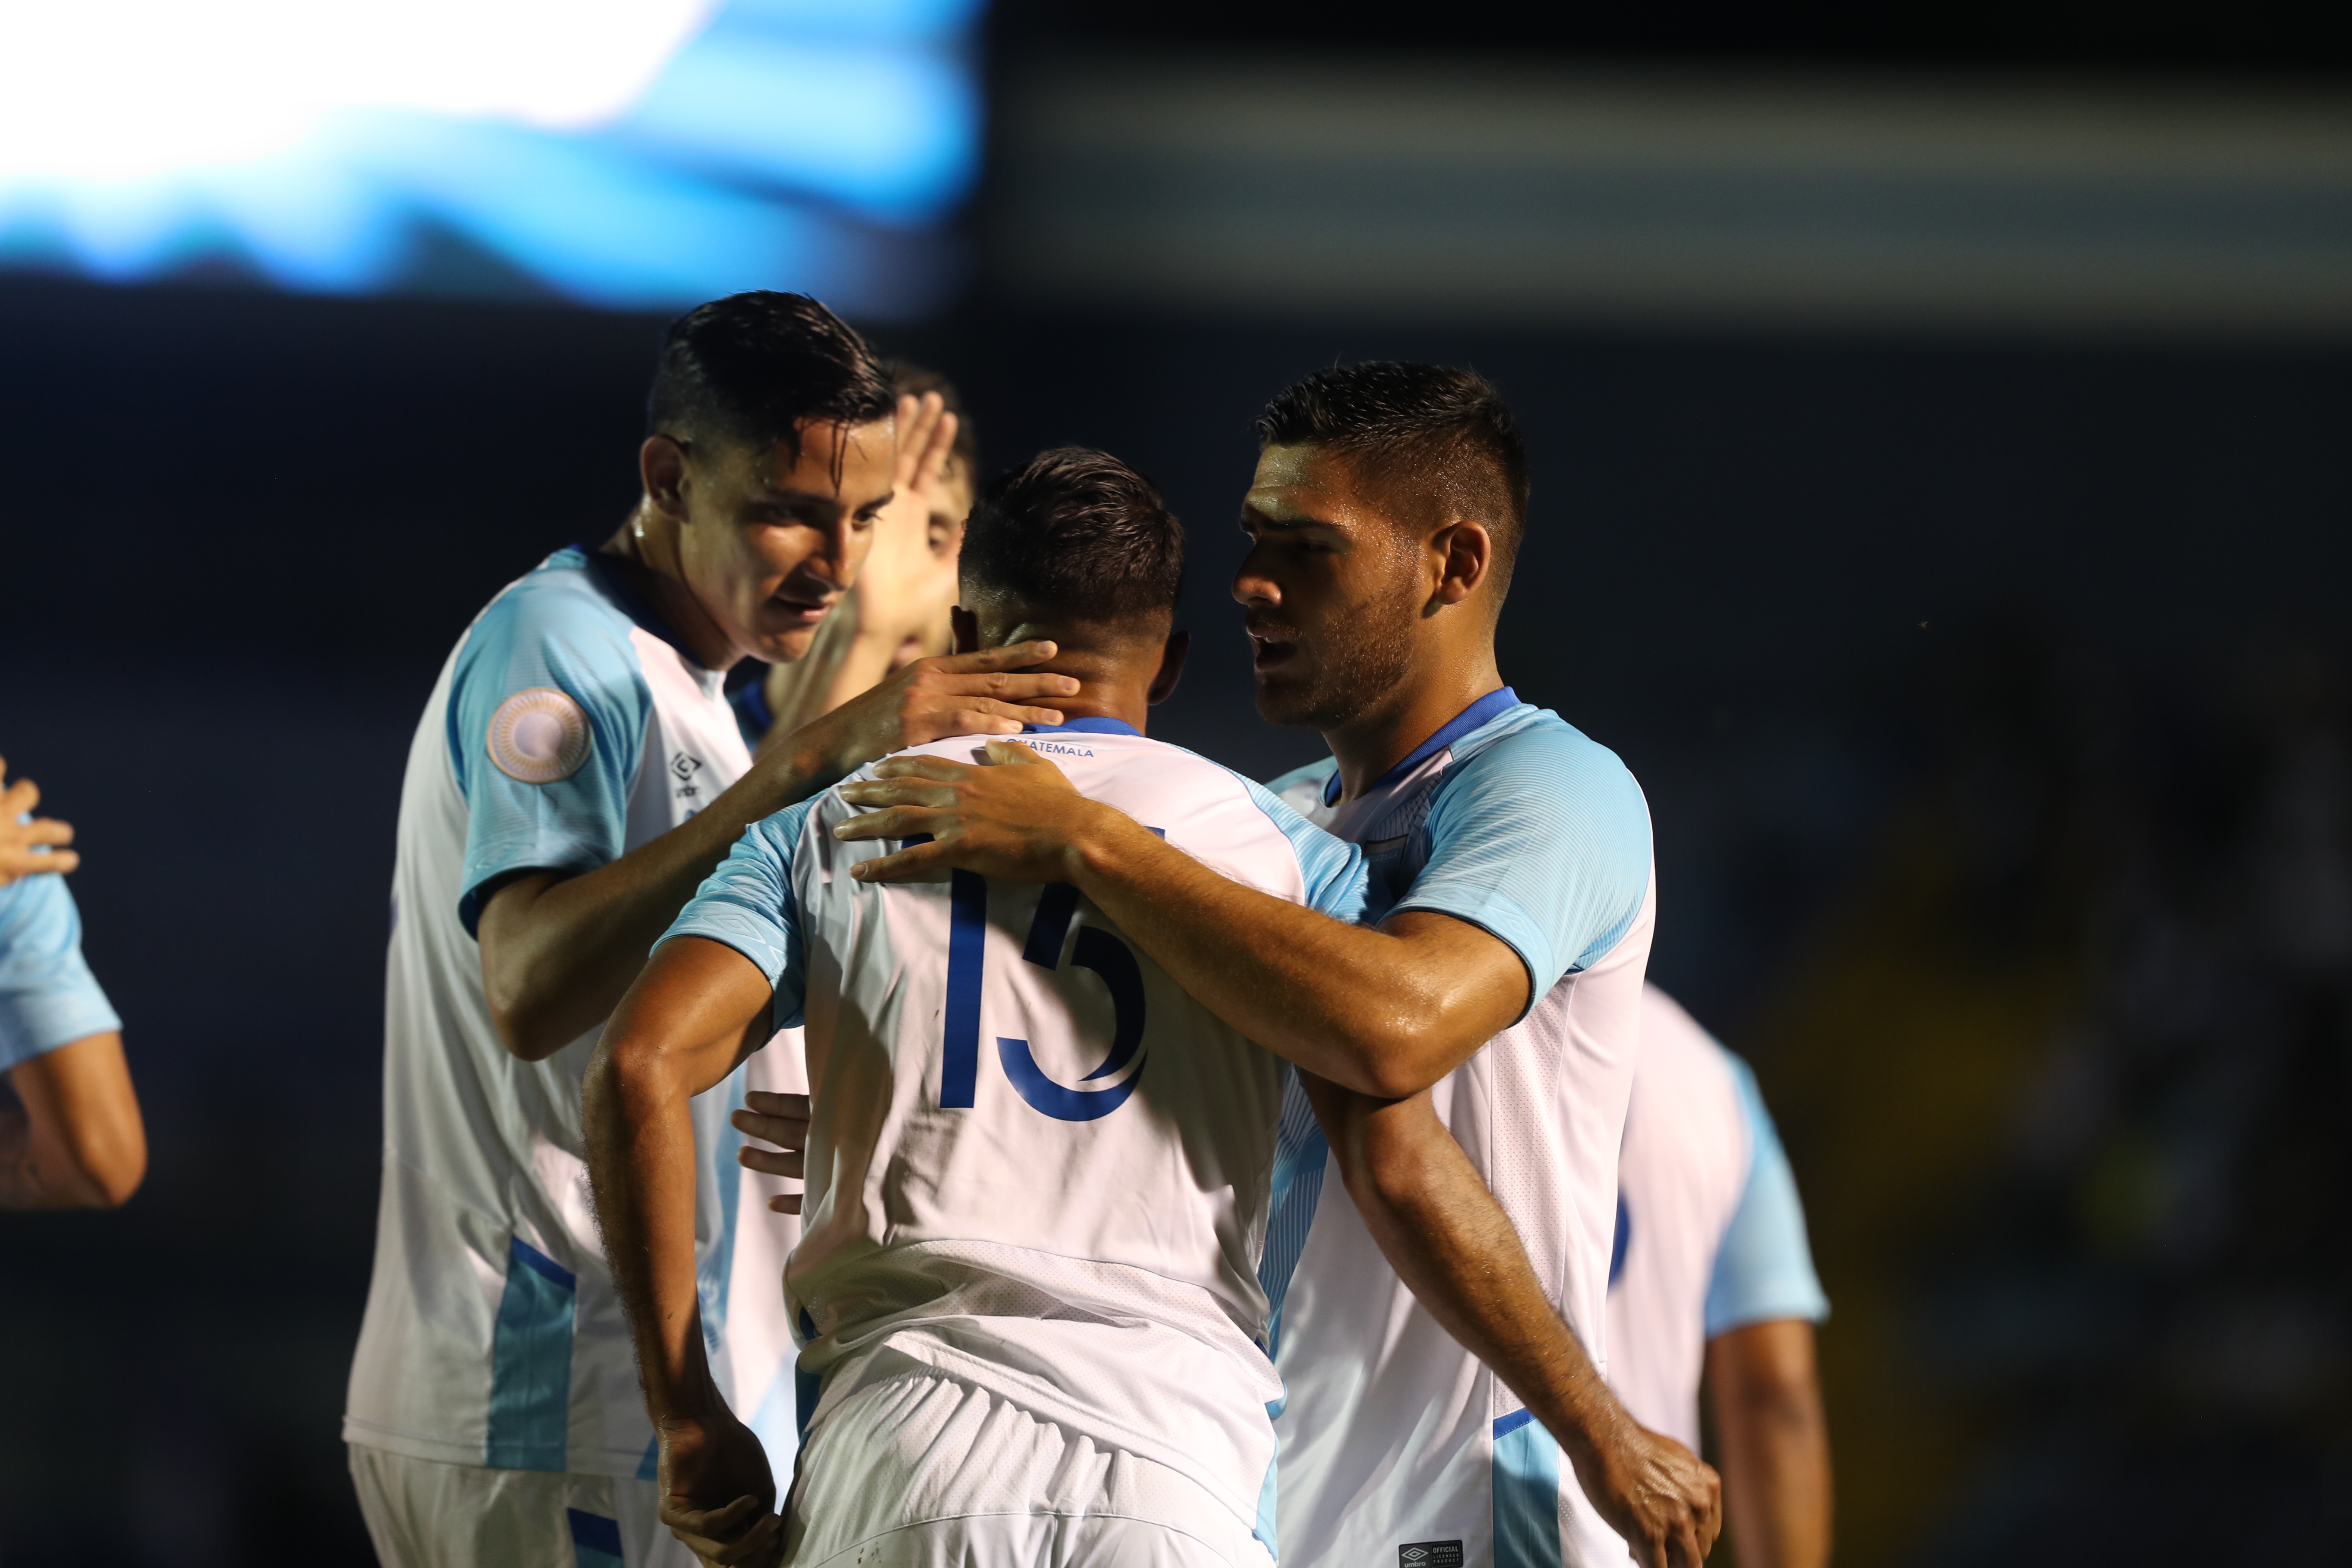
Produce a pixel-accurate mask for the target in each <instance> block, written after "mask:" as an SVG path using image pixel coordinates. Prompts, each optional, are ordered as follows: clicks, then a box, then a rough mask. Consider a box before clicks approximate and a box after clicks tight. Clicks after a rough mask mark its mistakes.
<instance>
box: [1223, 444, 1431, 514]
mask: <svg viewBox="0 0 2352 1568" xmlns="http://www.w3.org/2000/svg"><path fill="white" fill-rule="evenodd" d="M1367 470H1368V465H1367V464H1365V463H1364V462H1363V460H1362V459H1361V458H1358V457H1356V456H1354V455H1352V454H1349V453H1344V452H1339V451H1335V450H1333V449H1332V448H1330V447H1307V446H1298V447H1266V448H1265V449H1264V450H1263V451H1261V452H1260V453H1259V454H1258V459H1257V473H1256V476H1255V478H1254V479H1252V480H1251V482H1250V489H1249V494H1248V495H1247V496H1246V497H1244V505H1246V506H1247V507H1248V508H1249V509H1250V510H1252V511H1254V512H1256V513H1257V514H1258V515H1259V516H1261V517H1264V518H1265V519H1267V520H1268V521H1273V522H1297V521H1307V520H1310V519H1311V520H1313V521H1318V522H1326V523H1330V524H1333V525H1335V526H1338V527H1340V528H1343V529H1344V528H1348V527H1349V526H1351V525H1355V526H1373V525H1377V526H1381V527H1386V528H1391V529H1393V528H1396V527H1398V526H1399V519H1398V518H1397V516H1396V515H1395V506H1394V498H1393V496H1391V494H1390V490H1391V488H1392V487H1388V486H1383V485H1381V484H1379V483H1378V482H1377V476H1375V475H1373V474H1371V473H1370V472H1368V471H1367Z"/></svg>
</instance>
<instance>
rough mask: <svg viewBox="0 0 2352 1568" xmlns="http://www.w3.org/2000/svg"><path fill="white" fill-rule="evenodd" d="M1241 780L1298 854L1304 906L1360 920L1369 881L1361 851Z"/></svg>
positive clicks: (1251, 782)
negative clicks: (1305, 888)
mask: <svg viewBox="0 0 2352 1568" xmlns="http://www.w3.org/2000/svg"><path fill="white" fill-rule="evenodd" d="M1235 776H1236V777H1238V776H1239V775H1238V774H1237V775H1235ZM1242 783H1244V784H1248V785H1249V792H1250V799H1252V800H1253V801H1255V802H1256V803H1257V808H1258V809H1259V810H1260V811H1263V812H1264V813H1265V814H1266V816H1269V817H1271V818H1273V820H1274V825H1275V826H1276V827H1279V828H1280V829H1282V836H1283V837H1285V838H1287V839H1289V840H1290V847H1291V851H1292V853H1294V854H1296V855H1297V857H1298V871H1299V875H1301V876H1302V877H1304V878H1305V879H1307V908H1308V909H1311V910H1315V911H1316V912H1318V914H1326V915H1329V916H1330V917H1331V918H1332V919H1333V920H1335V921H1347V922H1348V923H1349V925H1355V924H1357V923H1359V922H1360V921H1362V920H1363V918H1364V907H1365V902H1366V899H1367V896H1368V893H1369V889H1370V873H1369V870H1368V868H1367V867H1366V863H1365V860H1364V852H1363V851H1362V850H1360V849H1359V848H1357V847H1355V846H1354V845H1352V844H1350V843H1349V842H1347V840H1345V839H1342V838H1335V837H1332V836H1331V835H1330V834H1328V833H1326V832H1324V831H1323V830H1322V829H1321V828H1319V827H1318V826H1315V825H1314V824H1313V823H1311V822H1309V821H1307V819H1306V818H1305V817H1303V816H1299V815H1298V813H1297V812H1296V811H1293V810H1292V809H1291V808H1290V806H1289V804H1288V803H1287V802H1286V801H1284V800H1282V799H1281V798H1279V797H1278V796H1276V795H1275V793H1274V792H1273V791H1272V790H1270V789H1268V788H1266V786H1265V785H1264V784H1258V783H1256V782H1255V781H1254V780H1251V779H1243V780H1242Z"/></svg>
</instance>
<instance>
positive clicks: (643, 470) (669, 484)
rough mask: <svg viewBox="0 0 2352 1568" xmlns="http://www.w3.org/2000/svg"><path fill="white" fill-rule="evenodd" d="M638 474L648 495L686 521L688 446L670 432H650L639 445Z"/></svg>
mask: <svg viewBox="0 0 2352 1568" xmlns="http://www.w3.org/2000/svg"><path fill="white" fill-rule="evenodd" d="M637 477H638V478H639V479H642V480H643V481H644V482H645V487H646V500H649V501H651V502H653V503H654V506H655V508H656V510H660V511H662V512H664V513H666V514H667V515H668V516H671V517H674V518H676V519H677V521H680V522H684V521H686V448H685V447H681V446H679V445H678V444H677V442H676V441H674V440H672V439H671V438H670V437H667V436H648V437H646V444H645V445H644V446H642V447H638V448H637Z"/></svg>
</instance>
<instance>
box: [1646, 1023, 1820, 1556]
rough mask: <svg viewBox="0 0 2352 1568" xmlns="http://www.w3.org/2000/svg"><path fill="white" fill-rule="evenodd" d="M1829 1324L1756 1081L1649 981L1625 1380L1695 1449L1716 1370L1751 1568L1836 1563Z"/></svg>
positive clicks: (1734, 1506)
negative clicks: (1823, 1345) (1702, 1389)
mask: <svg viewBox="0 0 2352 1568" xmlns="http://www.w3.org/2000/svg"><path fill="white" fill-rule="evenodd" d="M1828 1315H1829V1301H1828V1299H1827V1298H1825V1297H1824V1296H1823V1295H1822V1287H1821V1281H1820V1280H1819V1279H1816V1278H1815V1277H1814V1274H1813V1261H1812V1257H1811V1253H1810V1251H1809V1250H1808V1249H1807V1247H1806V1245H1805V1212H1804V1209H1803V1207H1802V1206H1801V1205H1800V1204H1799V1203H1798V1201H1797V1184H1796V1180H1795V1178H1794V1177H1793V1176H1791V1175H1790V1172H1789V1158H1788V1156H1787V1155H1786V1154H1785V1153H1783V1152H1781V1149H1780V1135H1779V1133H1777V1132H1776V1131H1773V1127H1772V1118H1771V1116H1770V1114H1769V1112H1767V1111H1766V1110H1765V1109H1764V1100H1763V1097H1762V1096H1761V1095H1759V1093H1758V1092H1757V1090H1756V1075H1755V1074H1754V1073H1752V1072H1750V1071H1748V1064H1747V1063H1746V1062H1743V1061H1741V1060H1740V1059H1739V1058H1738V1057H1736V1056H1733V1055H1732V1054H1731V1053H1730V1052H1729V1051H1727V1050H1726V1049H1724V1048H1723V1047H1722V1046H1720V1045H1718V1044H1717V1042H1716V1040H1715V1038H1714V1037H1712V1036H1710V1035H1708V1034H1707V1032H1706V1030H1705V1029H1702V1028H1701V1027H1699V1026H1698V1025H1697V1023H1696V1022H1695V1021H1694V1020H1693V1019H1692V1017H1691V1016H1690V1015H1689V1014H1688V1013H1685V1012H1684V1011H1683V1009H1682V1008H1681V1007H1680V1006H1679V1005H1676V1004H1675V999H1674V998H1673V997H1671V996H1669V995H1667V994H1665V993H1664V992H1663V991H1661V990H1659V989H1658V988H1657V987H1656V986H1654V985H1653V986H1650V987H1648V988H1647V992H1646V994H1645V996H1644V998H1643V1004H1642V1054H1641V1060H1640V1064H1639V1066H1638V1067H1636V1068H1635V1069H1634V1073H1633V1102H1632V1104H1631V1106H1630V1107H1629V1108H1628V1109H1627V1111H1626V1114H1625V1146H1624V1148H1623V1150H1622V1152H1620V1153H1619V1154H1618V1157H1617V1243H1616V1249H1615V1253H1614V1255H1613V1256H1612V1258H1611V1259H1610V1264H1609V1381H1610V1383H1611V1384H1612V1386H1614V1387H1615V1388H1616V1390H1617V1392H1618V1394H1619V1395H1620V1396H1621V1397H1622V1399H1623V1400H1624V1402H1625V1405H1626V1408H1627V1409H1629V1410H1630V1411H1632V1412H1633V1416H1634V1418H1635V1419H1636V1420H1638V1421H1640V1422H1641V1423H1642V1424H1643V1426H1648V1427H1651V1428H1653V1429H1654V1430H1656V1431H1660V1432H1664V1433H1665V1434H1667V1435H1668V1436H1673V1437H1675V1438H1676V1439H1678V1440H1679V1441H1681V1442H1684V1443H1686V1444H1688V1445H1689V1446H1690V1447H1693V1448H1696V1447H1698V1442H1699V1415H1698V1407H1699V1380H1700V1373H1701V1371H1702V1370H1704V1371H1705V1373H1706V1381H1707V1383H1708V1384H1710V1385H1711V1386H1712V1389H1713V1394H1714V1397H1713V1403H1714V1405H1715V1435H1716V1439H1717V1444H1718V1445H1719V1447H1720V1449H1721V1452H1720V1456H1719V1458H1718V1464H1719V1465H1720V1467H1721V1468H1722V1471H1723V1510H1724V1515H1725V1518H1726V1521H1727V1527H1728V1528H1729V1530H1730V1531H1731V1537H1732V1544H1733V1545H1734V1546H1735V1547H1737V1548H1738V1552H1739V1561H1740V1563H1742V1565H1743V1568H1823V1565H1824V1564H1826V1563H1828V1562H1829V1556H1830V1458H1829V1434H1828V1428H1827V1425H1826V1424H1825V1423H1824V1421H1823V1420H1822V1394H1821V1385H1820V1384H1819V1382H1818V1381H1817V1379H1816V1378H1815V1375H1814V1372H1813V1325H1814V1324H1816V1323H1818V1322H1820V1321H1822V1319H1823V1318H1825V1317H1827V1316H1828Z"/></svg>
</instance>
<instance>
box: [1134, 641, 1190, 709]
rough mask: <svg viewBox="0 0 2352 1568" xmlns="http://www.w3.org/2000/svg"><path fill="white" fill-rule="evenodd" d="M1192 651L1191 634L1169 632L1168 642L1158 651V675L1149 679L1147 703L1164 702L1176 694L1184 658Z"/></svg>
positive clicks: (1145, 695)
mask: <svg viewBox="0 0 2352 1568" xmlns="http://www.w3.org/2000/svg"><path fill="white" fill-rule="evenodd" d="M1191 652H1192V633H1191V632H1181V631H1178V632H1170V633H1169V634H1168V642H1167V644H1166V646H1165V647H1161V649H1160V673H1159V674H1157V675H1155V676H1153V677H1152V678H1151V687H1150V690H1148V691H1146V692H1145V693H1144V694H1143V696H1144V700H1145V701H1147V702H1153V703H1158V702H1165V701H1167V700H1169V699H1170V698H1171V697H1173V696H1174V695H1175V694H1176V683H1177V681H1179V680H1181V679H1183V677H1184V656H1185V655H1186V654H1188V653H1191Z"/></svg>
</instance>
